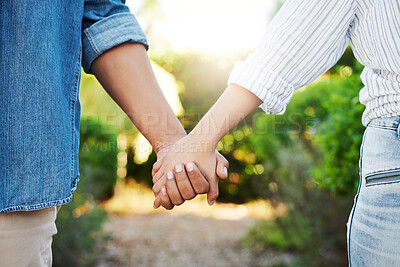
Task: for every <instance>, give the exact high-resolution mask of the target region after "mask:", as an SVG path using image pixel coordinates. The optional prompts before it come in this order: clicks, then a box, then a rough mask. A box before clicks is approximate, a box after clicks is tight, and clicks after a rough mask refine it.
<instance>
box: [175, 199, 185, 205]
mask: <svg viewBox="0 0 400 267" xmlns="http://www.w3.org/2000/svg"><path fill="white" fill-rule="evenodd" d="M183 202H184V201H183V199H179V200H175V201H174V202H172V204H174V205H175V206H180V205H182V204H183Z"/></svg>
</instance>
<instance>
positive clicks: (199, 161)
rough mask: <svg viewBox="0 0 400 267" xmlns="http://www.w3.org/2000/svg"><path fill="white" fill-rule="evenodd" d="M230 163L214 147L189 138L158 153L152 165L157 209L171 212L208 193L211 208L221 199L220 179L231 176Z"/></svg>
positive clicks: (186, 137) (184, 138)
mask: <svg viewBox="0 0 400 267" xmlns="http://www.w3.org/2000/svg"><path fill="white" fill-rule="evenodd" d="M228 167H229V163H228V161H227V160H226V159H225V158H224V157H223V156H222V155H221V154H219V152H218V151H216V150H215V147H213V146H211V145H209V144H206V143H202V142H200V141H199V140H196V138H195V137H193V136H191V135H188V136H185V137H183V138H182V139H180V140H178V141H177V142H176V143H174V144H172V145H170V146H167V147H165V148H163V149H161V150H160V151H159V152H158V153H157V162H156V163H155V164H154V165H153V171H152V176H153V183H154V186H153V192H154V195H155V197H156V199H155V201H154V208H158V207H160V206H163V207H164V208H165V209H167V210H170V209H172V208H173V207H174V206H177V205H181V204H182V203H184V202H185V200H190V199H192V198H194V197H195V196H196V195H197V194H205V193H207V202H208V204H209V205H210V206H211V205H213V204H214V202H215V200H216V199H217V197H218V194H219V192H218V177H220V178H221V179H225V178H227V176H228V171H227V169H228Z"/></svg>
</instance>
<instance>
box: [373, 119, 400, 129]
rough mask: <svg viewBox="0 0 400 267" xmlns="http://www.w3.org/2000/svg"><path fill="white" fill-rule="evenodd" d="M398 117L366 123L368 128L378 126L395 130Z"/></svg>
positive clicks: (398, 120) (397, 126) (398, 122)
mask: <svg viewBox="0 0 400 267" xmlns="http://www.w3.org/2000/svg"><path fill="white" fill-rule="evenodd" d="M399 124H400V117H389V118H376V119H373V120H371V121H370V123H368V126H379V127H384V128H391V129H397V128H399Z"/></svg>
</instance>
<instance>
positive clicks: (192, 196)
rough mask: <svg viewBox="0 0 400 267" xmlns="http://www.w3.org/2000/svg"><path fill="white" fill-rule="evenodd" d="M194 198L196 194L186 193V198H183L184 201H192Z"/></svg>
mask: <svg viewBox="0 0 400 267" xmlns="http://www.w3.org/2000/svg"><path fill="white" fill-rule="evenodd" d="M195 196H196V194H195V193H194V192H193V193H188V194H187V195H186V196H185V200H191V199H193V198H194V197H195Z"/></svg>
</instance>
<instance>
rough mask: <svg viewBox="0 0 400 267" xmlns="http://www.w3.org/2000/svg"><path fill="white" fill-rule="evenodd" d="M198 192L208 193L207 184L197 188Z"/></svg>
mask: <svg viewBox="0 0 400 267" xmlns="http://www.w3.org/2000/svg"><path fill="white" fill-rule="evenodd" d="M195 190H196V193H197V194H205V193H207V191H208V189H207V188H206V187H205V186H200V187H198V188H195Z"/></svg>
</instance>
